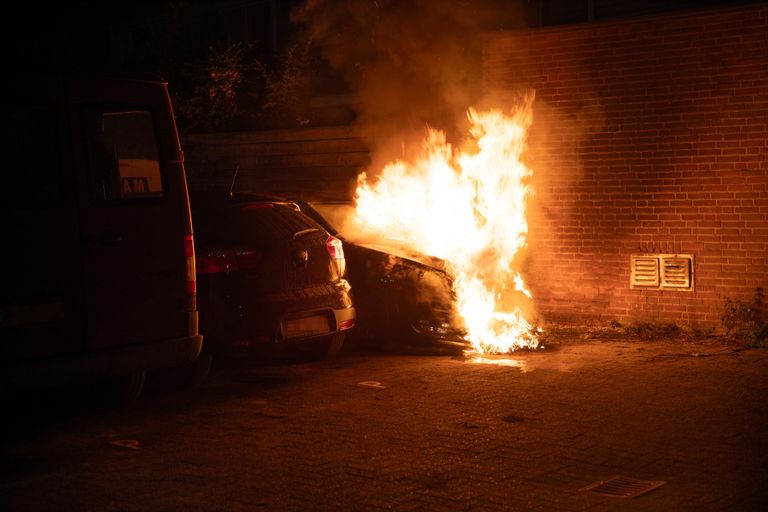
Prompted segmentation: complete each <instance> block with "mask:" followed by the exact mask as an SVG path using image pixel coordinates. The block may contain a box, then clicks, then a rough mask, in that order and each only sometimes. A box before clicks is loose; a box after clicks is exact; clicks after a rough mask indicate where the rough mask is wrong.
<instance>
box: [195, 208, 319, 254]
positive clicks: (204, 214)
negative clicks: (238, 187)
mask: <svg viewBox="0 0 768 512" xmlns="http://www.w3.org/2000/svg"><path fill="white" fill-rule="evenodd" d="M193 219H194V221H195V229H196V230H197V236H198V238H199V240H200V241H201V242H206V243H244V244H248V245H249V246H253V245H256V246H258V245H263V244H268V243H271V242H275V241H277V240H284V239H289V238H291V237H293V235H294V234H296V233H298V232H301V231H304V230H307V229H317V230H320V231H323V229H322V228H321V227H320V226H319V225H318V224H317V223H316V222H315V221H313V220H312V219H310V218H309V217H307V216H306V215H304V214H303V213H301V212H299V211H296V210H295V209H293V208H292V207H290V206H286V205H281V204H273V203H246V204H235V205H227V206H226V207H223V208H205V209H202V210H198V212H197V215H196V214H195V212H194V211H193Z"/></svg>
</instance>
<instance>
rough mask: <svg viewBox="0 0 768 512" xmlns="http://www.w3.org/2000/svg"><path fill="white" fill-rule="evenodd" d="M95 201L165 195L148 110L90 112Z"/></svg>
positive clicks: (89, 126) (89, 137) (92, 187)
mask: <svg viewBox="0 0 768 512" xmlns="http://www.w3.org/2000/svg"><path fill="white" fill-rule="evenodd" d="M86 119H87V124H88V139H89V159H90V165H91V169H92V176H93V180H92V185H91V192H92V196H93V198H94V199H100V200H114V199H143V198H153V197H162V196H163V180H162V174H161V170H160V159H159V157H158V150H157V142H156V141H157V137H156V135H155V129H154V123H153V122H152V115H151V114H150V112H149V111H147V110H128V109H126V110H109V111H103V110H95V109H89V110H88V111H87V112H86Z"/></svg>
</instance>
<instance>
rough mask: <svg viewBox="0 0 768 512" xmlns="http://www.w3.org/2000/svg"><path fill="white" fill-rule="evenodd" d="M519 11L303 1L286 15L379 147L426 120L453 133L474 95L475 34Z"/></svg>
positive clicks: (417, 2)
mask: <svg viewBox="0 0 768 512" xmlns="http://www.w3.org/2000/svg"><path fill="white" fill-rule="evenodd" d="M522 9H523V8H522V2H509V1H502V0H485V1H472V0H454V1H445V2H443V1H441V2H436V1H434V0H341V1H339V0H307V1H306V2H305V3H304V4H302V5H301V6H300V7H298V8H297V9H296V10H295V11H294V12H293V20H294V21H295V22H298V23H300V24H301V25H302V26H303V28H304V36H305V37H307V38H308V40H309V41H310V44H312V45H313V47H315V48H317V49H319V51H320V52H321V55H322V57H323V58H324V59H325V61H326V62H327V63H328V64H329V65H330V67H331V68H332V69H333V70H334V71H335V72H337V73H340V74H341V75H342V76H343V78H344V80H345V81H346V83H347V85H348V87H349V89H350V90H352V91H355V95H356V98H355V102H354V109H355V113H356V119H357V122H359V123H360V124H362V125H365V126H373V127H375V128H376V131H377V135H378V137H377V139H378V140H376V141H375V142H376V143H377V144H379V145H382V144H387V143H388V142H389V143H392V142H393V139H396V140H397V141H401V142H400V143H402V141H403V140H404V139H406V140H407V139H409V138H410V137H409V134H412V135H414V136H415V135H416V133H418V136H419V138H421V137H422V136H423V133H424V128H425V126H427V125H429V126H436V127H439V128H440V129H442V130H444V131H446V132H447V133H448V134H452V133H457V132H459V131H460V128H459V125H460V124H461V122H463V120H464V118H465V113H466V110H467V108H469V107H470V106H472V105H473V104H476V103H477V101H478V99H479V98H480V96H481V94H482V59H481V45H482V38H481V34H482V32H483V31H486V30H494V29H500V28H506V27H509V26H513V25H516V24H519V21H518V20H520V19H522V18H523V15H522V14H523V13H522ZM395 144H397V142H395Z"/></svg>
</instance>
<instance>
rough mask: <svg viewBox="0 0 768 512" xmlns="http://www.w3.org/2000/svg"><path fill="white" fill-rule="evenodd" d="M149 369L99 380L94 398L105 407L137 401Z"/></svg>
mask: <svg viewBox="0 0 768 512" xmlns="http://www.w3.org/2000/svg"><path fill="white" fill-rule="evenodd" d="M146 380H147V371H146V370H138V371H135V372H133V373H131V374H129V375H121V376H117V377H111V378H109V379H107V380H106V381H101V382H98V383H97V384H98V386H99V387H98V388H97V389H96V390H95V395H94V398H95V399H96V400H97V402H98V403H99V404H100V406H103V407H108V408H109V407H124V406H128V405H131V404H133V403H135V402H136V401H137V400H138V399H139V396H141V392H142V390H143V389H144V382H145V381H146Z"/></svg>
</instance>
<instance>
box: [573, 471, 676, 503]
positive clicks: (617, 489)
mask: <svg viewBox="0 0 768 512" xmlns="http://www.w3.org/2000/svg"><path fill="white" fill-rule="evenodd" d="M666 483H667V482H664V481H663V480H638V479H637V478H630V477H627V476H621V475H618V476H614V477H611V478H609V479H607V480H602V481H600V482H596V483H594V484H591V485H588V486H586V487H584V488H583V489H582V491H592V492H594V493H597V494H603V495H605V496H613V497H615V498H634V497H635V496H640V495H641V494H644V493H646V492H648V491H652V490H653V489H656V488H657V487H661V486H662V485H664V484H666Z"/></svg>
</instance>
